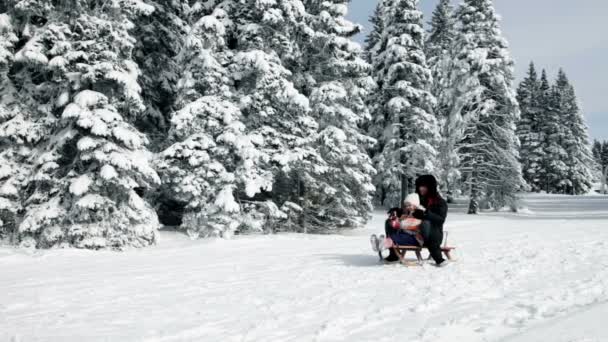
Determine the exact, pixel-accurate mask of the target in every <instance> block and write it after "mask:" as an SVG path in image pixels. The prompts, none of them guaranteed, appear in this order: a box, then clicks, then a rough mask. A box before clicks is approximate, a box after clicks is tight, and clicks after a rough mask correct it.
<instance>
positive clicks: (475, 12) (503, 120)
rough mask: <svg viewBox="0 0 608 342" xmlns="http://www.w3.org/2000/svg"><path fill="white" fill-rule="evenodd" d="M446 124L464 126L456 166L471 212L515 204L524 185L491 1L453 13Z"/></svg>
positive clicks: (505, 59)
mask: <svg viewBox="0 0 608 342" xmlns="http://www.w3.org/2000/svg"><path fill="white" fill-rule="evenodd" d="M456 17H457V19H458V23H457V30H456V31H457V35H456V38H455V43H454V51H453V56H452V58H453V59H454V63H455V68H454V70H453V72H452V74H451V80H450V84H451V87H452V92H451V96H452V101H453V103H452V107H451V109H450V117H451V118H450V123H449V124H450V125H460V124H459V123H465V125H464V127H466V128H465V130H464V139H463V140H462V141H461V142H460V143H459V152H460V154H461V164H460V168H461V171H462V172H463V174H464V176H465V179H466V183H467V184H468V186H469V188H470V198H471V199H470V205H469V213H470V214H475V213H477V212H478V210H479V201H480V200H481V199H484V200H485V201H486V202H487V203H488V205H489V206H490V207H494V208H500V207H502V206H504V205H510V206H512V207H513V206H514V205H515V203H514V202H515V200H516V192H517V191H518V190H519V189H521V188H522V186H524V184H525V181H524V180H523V178H522V175H521V164H520V163H519V161H518V153H517V149H518V147H519V146H518V145H519V142H518V140H517V137H516V135H515V122H516V120H517V119H518V118H519V106H518V103H517V99H516V98H515V91H514V90H513V88H512V82H513V79H514V77H513V61H512V59H511V57H510V56H509V51H508V44H507V42H506V40H505V39H504V38H503V37H502V33H501V31H500V28H499V23H498V17H497V15H496V13H495V11H494V7H493V5H492V1H491V0H465V1H464V2H463V3H462V4H461V5H460V7H459V8H458V10H457V12H456Z"/></svg>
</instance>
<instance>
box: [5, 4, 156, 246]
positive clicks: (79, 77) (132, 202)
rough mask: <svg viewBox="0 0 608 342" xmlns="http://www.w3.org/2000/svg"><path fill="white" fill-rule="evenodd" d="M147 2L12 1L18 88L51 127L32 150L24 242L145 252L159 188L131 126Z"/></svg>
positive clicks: (138, 109) (138, 108)
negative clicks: (137, 34) (136, 25)
mask: <svg viewBox="0 0 608 342" xmlns="http://www.w3.org/2000/svg"><path fill="white" fill-rule="evenodd" d="M152 10H153V8H152V7H150V6H148V5H146V4H144V3H143V2H142V1H139V0H120V1H113V2H112V3H111V4H105V3H98V2H94V1H83V0H80V1H70V2H56V1H47V0H45V1H35V2H34V1H29V0H18V1H13V2H12V3H11V5H10V6H9V12H10V13H12V15H13V16H14V18H15V21H16V24H17V25H16V26H18V27H20V28H21V30H20V31H19V37H20V39H21V41H20V44H19V49H18V51H16V53H15V66H14V67H13V69H14V72H13V73H12V74H13V75H14V76H13V77H14V81H13V83H14V84H15V87H16V88H17V89H18V90H20V91H23V92H29V93H32V97H35V100H36V101H37V103H36V105H35V106H34V105H33V106H30V107H29V108H28V110H30V111H32V112H33V114H32V115H33V116H35V117H36V118H37V120H38V121H37V122H38V123H41V124H42V126H43V127H50V128H52V132H50V133H51V134H48V135H47V136H45V137H44V140H42V139H40V141H39V142H38V143H37V144H36V149H34V150H33V151H32V153H31V156H30V158H31V161H32V163H33V165H34V171H35V172H34V173H33V174H32V175H31V176H30V177H28V182H27V184H25V189H26V196H25V197H26V198H25V201H24V203H25V206H24V210H25V216H24V217H23V221H22V222H20V224H19V226H18V239H19V241H20V242H21V243H23V244H28V245H36V246H38V247H51V246H56V245H62V244H69V245H73V246H76V247H82V248H104V247H113V248H120V247H123V246H126V245H130V246H145V245H149V244H151V243H154V242H155V241H156V239H157V233H156V230H157V229H158V227H159V224H158V220H157V217H156V213H155V212H154V210H152V208H151V207H150V206H149V205H148V204H147V203H146V202H145V201H144V200H143V199H142V197H141V194H142V192H143V191H145V190H146V189H148V188H150V187H152V186H155V185H157V184H158V183H159V178H158V175H157V174H156V172H155V171H154V170H153V169H152V167H151V166H150V164H149V162H148V155H147V152H146V148H145V144H146V142H147V139H146V138H145V136H143V135H142V134H141V133H139V132H138V131H137V130H136V129H135V128H134V127H133V124H132V122H133V121H134V120H135V118H136V117H137V115H139V114H140V113H142V111H143V110H144V105H143V100H142V98H141V96H140V90H141V88H140V86H139V84H138V82H137V78H138V76H139V69H138V67H137V65H136V64H135V63H134V62H133V60H132V59H131V51H132V50H133V47H134V43H135V42H134V39H133V37H132V36H131V34H130V31H131V30H132V29H133V22H132V19H133V18H135V17H137V16H139V15H147V14H150V13H151V11H152Z"/></svg>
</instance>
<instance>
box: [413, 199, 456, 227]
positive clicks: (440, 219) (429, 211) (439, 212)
mask: <svg viewBox="0 0 608 342" xmlns="http://www.w3.org/2000/svg"><path fill="white" fill-rule="evenodd" d="M421 202H422V203H427V202H428V201H425V200H423V201H421ZM413 216H414V217H415V218H417V219H420V220H428V221H429V222H431V228H433V229H436V230H439V231H443V223H444V222H445V219H446V217H447V216H448V203H447V202H446V201H445V200H444V199H443V198H441V197H437V198H436V199H435V200H433V203H432V204H431V205H429V206H428V207H426V211H422V210H420V209H418V210H416V211H415V212H414V213H413Z"/></svg>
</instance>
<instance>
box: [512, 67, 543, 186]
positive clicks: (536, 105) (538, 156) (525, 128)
mask: <svg viewBox="0 0 608 342" xmlns="http://www.w3.org/2000/svg"><path fill="white" fill-rule="evenodd" d="M541 99H542V94H541V90H540V81H539V79H538V74H537V73H536V68H535V67H534V63H530V67H529V69H528V75H527V76H526V78H524V80H523V81H522V82H521V83H520V85H519V88H518V89H517V101H518V102H519V106H520V110H521V118H520V120H519V121H518V122H517V137H518V138H519V141H520V144H521V145H520V149H519V156H520V161H521V164H522V170H523V176H524V179H525V180H526V181H527V183H528V185H530V187H531V190H532V191H540V190H541V189H542V180H543V179H544V170H543V161H544V158H545V156H544V150H543V139H544V137H543V135H542V131H541V129H540V128H541V125H542V124H543V123H542V115H543V113H542V108H541V105H540V102H539V101H540V100H541Z"/></svg>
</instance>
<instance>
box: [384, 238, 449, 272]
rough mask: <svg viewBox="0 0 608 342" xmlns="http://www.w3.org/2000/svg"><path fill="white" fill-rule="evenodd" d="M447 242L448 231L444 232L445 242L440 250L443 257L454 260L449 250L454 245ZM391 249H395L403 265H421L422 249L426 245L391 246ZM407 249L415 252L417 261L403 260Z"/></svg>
mask: <svg viewBox="0 0 608 342" xmlns="http://www.w3.org/2000/svg"><path fill="white" fill-rule="evenodd" d="M447 243H448V232H445V243H444V245H443V247H441V252H442V253H443V254H444V255H445V257H446V258H447V259H448V260H450V261H454V259H452V254H451V252H452V251H453V250H454V249H456V247H448V245H447ZM392 248H393V250H394V251H395V253H396V254H397V256H398V257H399V261H400V262H401V263H402V264H403V265H405V266H422V262H423V259H422V253H421V252H422V249H423V248H426V247H420V246H393V247H392ZM408 251H411V252H414V253H416V260H417V262H411V261H407V260H405V255H406V254H407V252H408ZM430 259H431V256H430V255H429V257H428V258H427V260H430Z"/></svg>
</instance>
